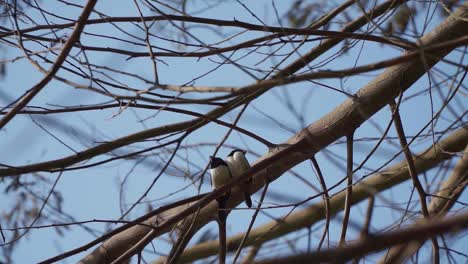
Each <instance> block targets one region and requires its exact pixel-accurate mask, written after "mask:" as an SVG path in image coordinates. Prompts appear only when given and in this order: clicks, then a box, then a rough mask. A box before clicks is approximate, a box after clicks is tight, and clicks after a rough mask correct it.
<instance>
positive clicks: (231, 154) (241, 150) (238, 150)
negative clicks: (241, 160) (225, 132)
mask: <svg viewBox="0 0 468 264" xmlns="http://www.w3.org/2000/svg"><path fill="white" fill-rule="evenodd" d="M236 152H242V153H244V155H245V153H247V151H245V150H243V149H234V150H233V151H231V153H229V155H228V157H232V156H234V153H236Z"/></svg>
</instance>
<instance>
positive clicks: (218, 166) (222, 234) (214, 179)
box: [210, 156, 232, 264]
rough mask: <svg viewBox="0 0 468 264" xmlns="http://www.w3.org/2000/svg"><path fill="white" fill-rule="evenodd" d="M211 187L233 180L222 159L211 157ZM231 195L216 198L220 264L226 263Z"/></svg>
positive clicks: (229, 193) (227, 192)
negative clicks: (228, 203)
mask: <svg viewBox="0 0 468 264" xmlns="http://www.w3.org/2000/svg"><path fill="white" fill-rule="evenodd" d="M210 173H211V187H212V188H213V189H217V188H219V187H221V186H222V185H225V184H226V183H229V182H230V181H231V180H232V174H231V170H230V169H229V166H228V164H227V163H226V161H224V160H223V159H221V158H218V157H213V156H210ZM230 195H231V190H227V191H226V192H225V193H224V194H223V195H222V196H220V197H218V198H216V201H217V202H218V228H219V263H220V264H224V263H226V218H227V214H228V212H227V211H226V203H227V200H228V199H229V196H230Z"/></svg>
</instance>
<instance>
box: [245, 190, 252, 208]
mask: <svg viewBox="0 0 468 264" xmlns="http://www.w3.org/2000/svg"><path fill="white" fill-rule="evenodd" d="M244 199H245V204H246V205H247V206H248V207H249V208H252V199H251V198H250V194H249V193H248V192H244Z"/></svg>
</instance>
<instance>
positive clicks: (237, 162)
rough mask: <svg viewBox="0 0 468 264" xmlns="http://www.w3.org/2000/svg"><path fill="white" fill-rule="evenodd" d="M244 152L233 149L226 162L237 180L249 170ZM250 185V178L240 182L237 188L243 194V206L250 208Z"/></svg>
mask: <svg viewBox="0 0 468 264" xmlns="http://www.w3.org/2000/svg"><path fill="white" fill-rule="evenodd" d="M245 153H246V151H245V150H241V149H235V150H233V151H231V153H229V155H228V156H227V159H226V162H227V164H228V166H229V169H230V170H231V173H232V176H233V177H234V178H237V177H239V176H241V175H242V173H244V172H246V171H247V170H248V169H250V164H249V161H248V160H247V158H246V157H245ZM251 183H252V178H249V179H247V180H245V181H242V182H241V183H240V184H239V187H240V188H241V190H242V191H243V192H244V199H245V204H246V205H247V206H248V207H249V208H250V207H252V199H250V192H249V186H250V184H251Z"/></svg>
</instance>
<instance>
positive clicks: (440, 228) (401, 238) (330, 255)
mask: <svg viewBox="0 0 468 264" xmlns="http://www.w3.org/2000/svg"><path fill="white" fill-rule="evenodd" d="M467 227H468V213H464V214H460V215H457V216H451V217H447V218H441V217H435V218H431V219H428V220H424V221H421V222H420V223H417V224H415V225H413V226H411V227H406V228H402V229H399V230H396V231H392V232H388V233H386V234H378V235H372V236H368V237H366V238H365V239H361V240H359V241H357V242H353V243H350V244H349V245H347V246H344V247H342V248H333V249H328V250H324V251H321V252H314V253H312V254H300V255H296V256H290V257H284V258H275V259H270V260H264V261H258V262H255V263H258V264H270V263H271V264H273V263H284V264H286V263H345V262H346V261H348V260H350V259H352V258H354V257H359V256H363V255H366V254H368V253H371V252H377V251H379V250H382V249H385V248H386V247H388V246H392V245H396V244H400V243H405V242H407V241H408V240H413V241H418V240H425V239H428V238H430V237H433V236H436V235H441V234H445V233H449V232H458V231H460V230H462V229H465V228H467Z"/></svg>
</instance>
